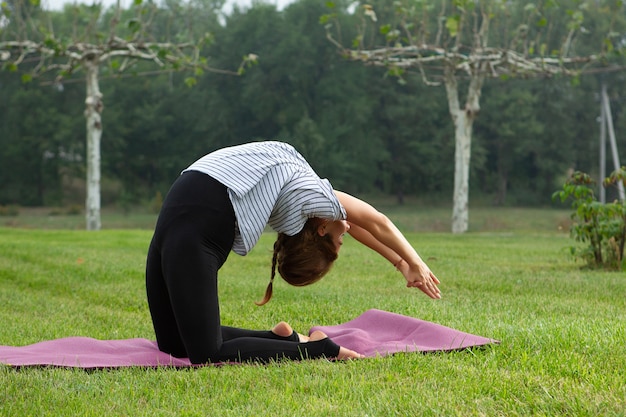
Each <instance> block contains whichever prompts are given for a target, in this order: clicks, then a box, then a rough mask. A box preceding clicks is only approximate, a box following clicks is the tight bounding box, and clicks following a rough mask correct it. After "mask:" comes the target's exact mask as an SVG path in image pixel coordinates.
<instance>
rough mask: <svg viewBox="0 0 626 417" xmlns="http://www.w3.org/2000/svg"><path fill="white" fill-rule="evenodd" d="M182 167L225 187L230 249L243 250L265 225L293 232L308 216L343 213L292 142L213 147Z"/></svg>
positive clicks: (336, 216)
mask: <svg viewBox="0 0 626 417" xmlns="http://www.w3.org/2000/svg"><path fill="white" fill-rule="evenodd" d="M185 171H200V172H203V173H205V174H208V175H210V176H211V177H213V178H215V179H216V180H218V181H219V182H221V183H222V184H224V185H225V186H226V187H227V188H228V195H229V197H230V201H231V202H232V204H233V209H234V211H235V217H236V219H237V225H236V230H235V243H234V244H233V251H234V252H235V253H237V254H239V255H245V254H247V253H248V252H249V251H250V250H251V249H252V248H253V247H254V245H256V243H257V242H258V240H259V238H260V237H261V233H263V230H264V229H265V226H266V225H268V224H269V226H270V227H271V228H272V229H274V230H275V231H276V232H279V233H285V234H287V235H291V236H292V235H295V234H296V233H298V232H299V231H301V230H302V228H303V227H304V224H305V223H306V221H307V219H308V218H310V217H319V218H324V219H330V220H340V219H345V218H346V211H345V209H344V208H343V206H342V205H341V203H340V202H339V200H338V199H337V196H336V195H335V192H334V190H333V188H332V186H331V184H330V182H329V181H328V180H327V179H322V178H320V177H319V176H318V175H317V174H316V173H315V171H313V168H311V166H310V165H309V164H308V162H307V161H306V160H305V159H304V158H303V157H302V155H300V154H299V153H298V151H296V150H295V149H294V148H293V146H291V145H289V144H287V143H282V142H273V141H269V142H253V143H248V144H244V145H238V146H232V147H228V148H223V149H220V150H217V151H215V152H212V153H210V154H208V155H205V156H204V157H202V158H200V159H199V160H197V161H196V162H194V163H193V164H191V165H190V166H189V167H188V168H187V169H185V170H184V171H183V172H185Z"/></svg>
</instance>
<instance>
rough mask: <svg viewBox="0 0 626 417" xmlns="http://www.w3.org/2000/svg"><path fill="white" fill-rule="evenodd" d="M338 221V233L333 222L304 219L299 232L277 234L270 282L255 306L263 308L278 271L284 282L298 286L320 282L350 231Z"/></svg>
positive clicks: (268, 298)
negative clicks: (346, 233)
mask: <svg viewBox="0 0 626 417" xmlns="http://www.w3.org/2000/svg"><path fill="white" fill-rule="evenodd" d="M339 222H341V224H344V225H345V227H344V229H343V232H342V233H338V232H339V230H340V229H341V227H340V226H336V227H335V228H332V225H333V224H335V223H336V222H328V221H325V220H322V219H318V218H311V219H309V220H307V222H306V224H305V225H304V227H303V228H302V230H301V231H300V232H299V233H297V234H296V235H294V236H288V235H286V234H284V233H279V234H278V237H277V239H276V242H275V243H274V255H273V257H272V275H271V278H270V283H269V285H268V286H267V290H266V291H265V297H264V298H263V300H262V301H260V302H258V303H256V304H257V305H263V304H265V303H267V302H268V301H269V300H270V298H271V297H272V289H273V281H274V276H275V275H276V270H277V269H278V273H279V274H280V276H281V277H283V279H284V280H285V281H287V282H288V283H289V284H291V285H295V286H297V287H303V286H305V285H310V284H313V283H315V282H317V281H319V280H320V279H321V278H322V277H323V276H324V275H325V274H326V273H327V272H328V271H329V270H330V268H331V266H332V265H333V262H334V261H335V260H336V259H337V255H338V252H339V247H340V245H341V242H342V240H343V238H342V236H343V233H345V232H346V231H347V230H348V229H349V228H350V227H349V225H348V224H347V222H345V221H343V220H340V221H339ZM331 230H332V231H331Z"/></svg>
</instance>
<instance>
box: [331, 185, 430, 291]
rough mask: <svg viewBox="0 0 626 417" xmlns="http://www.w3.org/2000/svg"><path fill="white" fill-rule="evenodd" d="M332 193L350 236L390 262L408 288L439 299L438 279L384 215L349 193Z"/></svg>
mask: <svg viewBox="0 0 626 417" xmlns="http://www.w3.org/2000/svg"><path fill="white" fill-rule="evenodd" d="M335 194H336V195H337V198H338V199H339V201H340V202H341V204H342V205H343V207H344V208H345V210H346V213H347V221H348V223H349V224H350V230H349V231H348V233H350V235H351V236H352V237H354V238H355V239H356V240H358V241H359V242H361V243H362V244H364V245H365V246H367V247H369V248H371V249H373V250H374V251H376V252H378V253H379V254H380V255H382V256H383V257H384V258H385V259H387V260H388V261H389V262H391V263H392V264H393V265H394V266H395V267H396V268H397V269H398V270H399V271H400V272H402V275H404V277H405V279H406V281H407V287H417V288H419V289H420V290H422V291H423V292H424V293H425V294H426V295H428V296H429V297H431V298H441V293H440V291H439V287H438V286H437V285H438V284H439V280H438V279H437V277H436V276H435V274H433V272H432V271H431V270H430V268H429V267H428V265H426V263H425V262H424V261H423V260H422V258H420V256H419V255H418V254H417V252H416V251H415V249H414V248H413V246H411V244H410V243H409V242H408V241H407V240H406V237H404V235H403V234H402V232H400V230H398V228H397V227H396V226H395V225H394V224H393V222H392V221H391V220H390V219H389V218H388V217H387V216H386V215H385V214H383V213H381V212H379V211H378V210H376V209H375V208H374V207H372V206H371V205H370V204H368V203H366V202H365V201H362V200H360V199H358V198H356V197H353V196H351V195H349V194H346V193H344V192H341V191H335Z"/></svg>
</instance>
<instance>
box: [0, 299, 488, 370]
mask: <svg viewBox="0 0 626 417" xmlns="http://www.w3.org/2000/svg"><path fill="white" fill-rule="evenodd" d="M315 330H321V331H323V332H324V333H326V334H327V335H328V336H329V337H330V338H331V339H333V340H334V341H335V342H336V343H338V344H339V345H341V346H345V347H346V348H348V349H353V350H356V351H357V352H359V353H362V354H364V355H365V356H367V357H375V356H378V355H381V356H385V355H389V354H393V353H398V352H416V351H417V352H433V351H450V350H457V349H465V348H469V347H472V346H482V345H486V344H489V343H499V342H498V341H496V340H493V339H488V338H485V337H481V336H475V335H471V334H468V333H464V332H461V331H458V330H454V329H451V328H449V327H445V326H441V325H439V324H435V323H430V322H427V321H423V320H419V319H415V318H412V317H407V316H403V315H400V314H395V313H389V312H386V311H381V310H368V311H366V312H365V313H363V314H361V315H360V316H359V317H357V318H355V319H354V320H351V321H349V322H346V323H343V324H339V325H336V326H317V327H313V328H312V329H311V332H313V331H315ZM0 364H7V365H11V366H16V367H21V366H58V367H72V368H87V369H94V368H119V367H129V366H139V367H159V366H170V367H189V366H193V365H191V363H190V362H189V360H188V359H178V358H174V357H172V356H170V355H168V354H166V353H163V352H160V351H159V350H158V348H157V346H156V342H153V341H150V340H147V339H121V340H98V339H92V338H89V337H67V338H62V339H55V340H49V341H45V342H40V343H35V344H32V345H28V346H17V347H16V346H0Z"/></svg>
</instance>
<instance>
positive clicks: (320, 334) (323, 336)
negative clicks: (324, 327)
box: [309, 330, 328, 342]
mask: <svg viewBox="0 0 626 417" xmlns="http://www.w3.org/2000/svg"><path fill="white" fill-rule="evenodd" d="M327 337H328V336H326V333H324V332H323V331H321V330H316V331H314V332H313V333H311V334H310V335H309V341H311V342H316V341H318V340H322V339H326V338H327Z"/></svg>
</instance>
